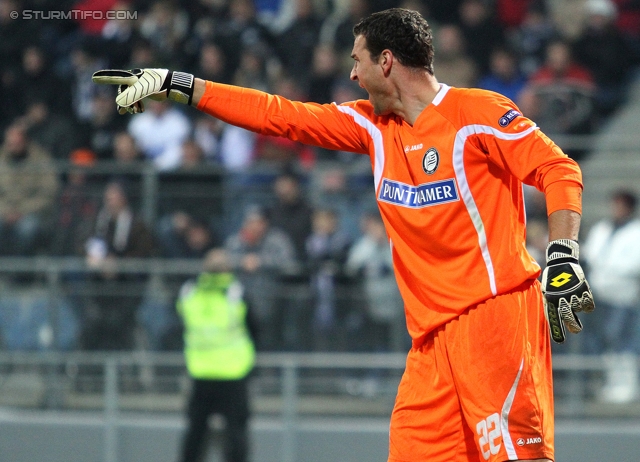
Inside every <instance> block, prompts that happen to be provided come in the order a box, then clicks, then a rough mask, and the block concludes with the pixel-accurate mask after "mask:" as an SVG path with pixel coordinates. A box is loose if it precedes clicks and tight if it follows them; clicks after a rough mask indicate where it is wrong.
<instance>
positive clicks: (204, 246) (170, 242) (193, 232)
mask: <svg viewBox="0 0 640 462" xmlns="http://www.w3.org/2000/svg"><path fill="white" fill-rule="evenodd" d="M158 243H159V245H160V250H161V252H162V255H163V256H165V257H168V258H202V257H204V255H205V254H206V253H207V252H208V251H209V250H211V249H212V248H213V247H214V246H215V244H217V243H216V242H215V241H214V238H213V234H212V232H211V229H210V228H209V226H208V225H207V223H206V222H204V221H201V220H198V219H197V218H193V217H192V216H190V215H189V214H187V213H186V212H183V211H177V212H175V213H173V214H171V215H168V216H166V217H164V218H162V219H161V220H160V221H159V223H158Z"/></svg>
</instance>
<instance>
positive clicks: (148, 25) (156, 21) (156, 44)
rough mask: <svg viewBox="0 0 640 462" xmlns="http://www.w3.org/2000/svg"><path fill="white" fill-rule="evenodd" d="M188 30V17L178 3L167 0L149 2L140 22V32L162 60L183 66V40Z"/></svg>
mask: <svg viewBox="0 0 640 462" xmlns="http://www.w3.org/2000/svg"><path fill="white" fill-rule="evenodd" d="M188 30H189V17H188V16H187V13H186V12H185V11H184V10H182V9H181V8H180V7H179V4H178V3H176V2H172V1H169V0H158V1H154V2H153V3H151V6H150V7H149V11H148V12H147V14H146V15H145V16H144V18H143V19H142V22H141V24H140V34H141V35H142V37H144V38H145V39H146V40H148V41H149V43H150V44H151V46H152V47H153V50H154V52H155V53H156V54H157V56H158V57H159V58H160V60H162V61H166V62H170V63H172V65H174V66H184V65H185V63H184V62H183V59H184V57H185V56H184V53H183V51H182V46H183V42H184V40H185V39H186V36H187V32H188Z"/></svg>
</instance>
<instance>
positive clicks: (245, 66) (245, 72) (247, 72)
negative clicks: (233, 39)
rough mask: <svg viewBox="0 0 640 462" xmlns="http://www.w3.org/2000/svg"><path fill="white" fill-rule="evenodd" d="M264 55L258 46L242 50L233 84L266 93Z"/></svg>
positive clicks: (266, 76)
mask: <svg viewBox="0 0 640 462" xmlns="http://www.w3.org/2000/svg"><path fill="white" fill-rule="evenodd" d="M265 55H266V51H265V49H264V47H262V46H260V45H256V46H254V47H250V48H243V49H242V54H241V55H240V64H239V67H238V69H237V70H236V72H235V74H234V76H233V84H234V85H238V86H240V87H247V88H254V89H256V90H262V91H268V90H269V77H268V75H267V64H266V59H267V58H266V56H265Z"/></svg>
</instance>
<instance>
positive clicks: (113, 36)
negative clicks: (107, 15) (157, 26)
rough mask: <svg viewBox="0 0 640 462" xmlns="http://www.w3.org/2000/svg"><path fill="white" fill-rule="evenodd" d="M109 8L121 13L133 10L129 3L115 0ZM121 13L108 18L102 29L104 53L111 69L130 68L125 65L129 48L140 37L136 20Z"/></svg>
mask: <svg viewBox="0 0 640 462" xmlns="http://www.w3.org/2000/svg"><path fill="white" fill-rule="evenodd" d="M111 10H112V11H118V12H120V11H121V12H123V13H125V12H128V13H132V12H133V11H135V10H134V9H133V5H132V4H131V3H127V2H121V1H117V2H116V3H115V4H114V5H113V7H111ZM123 13H119V15H118V17H117V19H108V20H107V22H106V24H105V25H104V27H103V29H102V39H103V40H104V43H105V53H107V57H108V59H109V64H110V65H111V68H112V69H132V68H128V67H127V65H128V64H129V59H130V53H131V48H132V47H133V46H134V44H135V43H136V41H137V40H139V38H140V32H139V31H138V29H137V28H136V20H135V19H132V18H131V19H130V18H128V17H127V18H125V17H122V15H123ZM134 67H135V66H134ZM141 67H147V66H141Z"/></svg>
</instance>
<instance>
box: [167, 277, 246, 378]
mask: <svg viewBox="0 0 640 462" xmlns="http://www.w3.org/2000/svg"><path fill="white" fill-rule="evenodd" d="M177 308H178V312H179V313H180V315H181V316H182V319H183V321H184V329H185V330H184V354H185V361H186V363H187V370H188V371H189V374H190V375H191V377H193V378H196V379H205V380H206V379H212V380H238V379H242V378H243V377H246V376H247V374H249V372H250V371H251V369H252V368H253V365H254V363H255V347H254V344H253V341H252V340H251V336H250V335H249V331H248V329H247V325H246V317H247V306H246V304H245V303H244V301H243V299H242V286H241V285H240V283H239V282H238V281H237V280H236V279H235V277H234V276H233V274H231V273H203V274H201V275H200V276H199V277H198V280H197V282H196V283H195V284H191V285H190V286H186V287H184V288H183V290H182V291H181V294H180V297H179V298H178V303H177Z"/></svg>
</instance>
